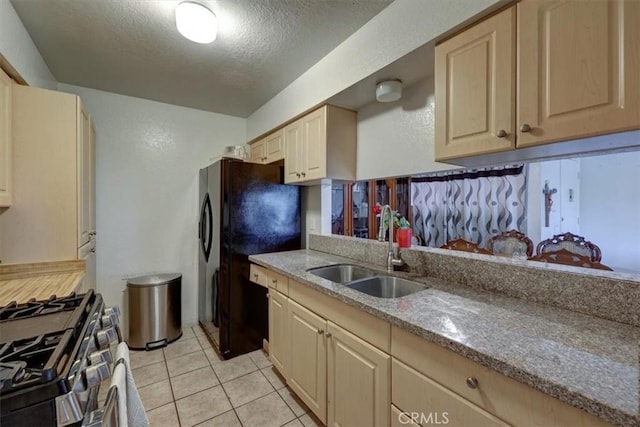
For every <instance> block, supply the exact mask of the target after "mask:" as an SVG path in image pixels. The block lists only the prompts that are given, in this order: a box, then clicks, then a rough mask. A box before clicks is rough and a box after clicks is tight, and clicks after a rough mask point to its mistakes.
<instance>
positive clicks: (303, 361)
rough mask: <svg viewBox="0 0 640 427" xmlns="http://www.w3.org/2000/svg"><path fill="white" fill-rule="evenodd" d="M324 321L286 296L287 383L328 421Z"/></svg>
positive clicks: (324, 420) (323, 420) (318, 415)
mask: <svg viewBox="0 0 640 427" xmlns="http://www.w3.org/2000/svg"><path fill="white" fill-rule="evenodd" d="M326 323H327V322H326V321H325V320H324V319H323V318H322V317H319V316H316V315H315V314H313V313H312V312H310V311H309V310H307V309H306V308H304V307H302V306H301V305H299V304H297V303H296V302H294V301H292V300H289V328H290V329H289V346H290V349H291V350H290V353H289V376H288V377H287V384H288V385H289V387H291V389H292V390H293V391H294V392H295V393H296V394H297V395H298V397H299V398H300V399H302V401H303V402H304V403H306V405H307V406H308V407H309V408H310V409H311V410H312V411H313V413H314V414H316V416H317V417H318V418H319V419H320V420H321V421H322V422H323V423H326V422H327V345H326V338H325V336H324V334H325V331H326Z"/></svg>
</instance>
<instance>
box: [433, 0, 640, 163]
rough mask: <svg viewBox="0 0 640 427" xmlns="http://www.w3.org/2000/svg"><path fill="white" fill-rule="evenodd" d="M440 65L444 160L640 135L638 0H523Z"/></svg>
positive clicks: (441, 50) (446, 53) (455, 47)
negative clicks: (639, 131)
mask: <svg viewBox="0 0 640 427" xmlns="http://www.w3.org/2000/svg"><path fill="white" fill-rule="evenodd" d="M516 29H517V30H516ZM435 63H436V65H435V92H436V106H435V108H436V120H435V124H436V132H435V133H436V141H435V146H436V149H435V153H436V156H435V157H436V160H448V159H455V158H463V157H469V156H474V155H480V154H487V153H492V152H498V151H506V150H511V149H514V148H525V147H532V146H538V145H543V144H547V143H552V142H560V141H569V140H575V139H580V138H585V137H590V136H595V135H604V134H608V133H614V132H620V131H626V130H633V129H640V96H639V95H638V94H639V93H640V2H637V1H625V0H593V1H580V0H564V1H558V0H523V1H521V2H519V3H518V4H517V5H516V6H512V7H510V8H509V9H506V10H504V11H502V12H500V13H498V14H497V15H494V16H492V17H490V18H488V19H487V20H485V21H482V22H480V23H479V24H477V25H475V26H473V27H471V28H469V29H468V30H466V31H464V32H462V33H460V34H459V35H457V36H455V37H453V38H451V39H449V40H446V41H445V42H443V43H442V44H440V45H438V46H436V49H435ZM603 148H606V147H603ZM547 155H549V154H547Z"/></svg>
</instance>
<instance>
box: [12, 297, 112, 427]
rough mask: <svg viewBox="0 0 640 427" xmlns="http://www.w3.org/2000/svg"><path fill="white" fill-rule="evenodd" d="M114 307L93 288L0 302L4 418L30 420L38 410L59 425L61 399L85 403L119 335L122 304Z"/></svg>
mask: <svg viewBox="0 0 640 427" xmlns="http://www.w3.org/2000/svg"><path fill="white" fill-rule="evenodd" d="M109 310H110V311H109V314H105V308H104V303H103V302H102V296H101V295H99V294H95V293H94V292H93V291H89V292H87V293H86V294H80V295H76V294H75V293H74V294H71V295H69V296H65V297H61V298H57V297H55V296H53V297H51V298H49V299H48V300H43V301H35V300H32V301H29V302H27V303H24V304H16V303H11V304H9V305H7V306H5V307H0V410H1V416H2V420H1V422H0V424H3V425H4V423H5V422H6V423H7V425H13V424H14V423H16V424H15V425H27V424H24V423H25V422H26V421H25V420H27V419H29V420H30V419H36V418H34V417H35V415H34V414H36V413H37V414H38V416H39V417H44V418H40V419H43V420H48V421H46V422H44V425H46V424H51V425H56V412H59V411H60V405H63V406H64V405H67V406H69V405H72V406H73V405H75V406H76V407H78V408H79V409H84V407H86V404H87V402H86V399H87V392H88V390H89V389H90V388H91V387H92V384H95V383H96V381H97V380H92V376H93V377H96V376H100V375H102V372H104V370H105V368H106V371H108V370H109V369H108V367H106V365H105V363H106V362H107V361H108V362H110V361H111V360H110V359H111V358H110V357H109V356H110V354H109V355H106V354H105V352H104V350H105V349H106V352H108V351H109V350H108V347H109V345H110V344H111V343H113V342H114V341H117V339H118V334H117V326H116V325H117V322H118V319H117V317H118V314H119V310H118V313H115V312H114V311H113V309H109ZM92 356H93V358H92ZM103 362H105V363H103ZM99 365H100V366H99ZM63 398H65V399H67V401H68V402H67V403H64V402H63V403H60V404H59V401H60V399H63ZM83 399H84V400H83ZM69 402H71V403H69ZM43 408H44V409H43ZM80 414H82V412H80ZM58 415H60V414H58ZM16 420H18V421H16ZM58 424H60V419H59V417H58ZM63 425H71V424H67V423H65V424H63Z"/></svg>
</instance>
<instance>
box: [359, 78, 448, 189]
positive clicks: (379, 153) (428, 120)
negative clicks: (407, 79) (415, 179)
mask: <svg viewBox="0 0 640 427" xmlns="http://www.w3.org/2000/svg"><path fill="white" fill-rule="evenodd" d="M402 92H403V93H402V99H401V100H400V101H397V102H393V103H388V104H385V103H380V102H373V103H371V104H369V105H367V106H365V107H363V108H361V109H360V110H359V111H358V147H357V156H356V158H357V168H356V171H357V179H358V180H365V179H373V178H384V177H388V176H400V175H413V174H418V173H424V172H433V171H439V170H446V169H453V168H459V166H452V165H448V164H445V163H439V162H436V161H435V160H434V140H435V133H434V132H435V125H434V108H435V104H434V85H433V78H428V79H424V80H421V81H419V82H417V83H415V84H413V85H412V86H410V87H406V88H403V91H402Z"/></svg>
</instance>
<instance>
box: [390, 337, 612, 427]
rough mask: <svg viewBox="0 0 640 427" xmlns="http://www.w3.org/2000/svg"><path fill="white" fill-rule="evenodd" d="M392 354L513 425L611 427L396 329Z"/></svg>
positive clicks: (569, 406)
mask: <svg viewBox="0 0 640 427" xmlns="http://www.w3.org/2000/svg"><path fill="white" fill-rule="evenodd" d="M391 354H392V356H394V357H395V358H396V359H398V360H400V361H402V362H404V363H406V364H407V365H409V366H410V367H412V368H414V369H415V370H416V371H418V372H420V373H422V374H423V375H426V376H428V377H429V378H430V379H431V380H433V381H434V382H436V383H438V384H441V385H443V386H445V387H446V388H447V389H449V390H451V391H453V392H454V393H456V394H458V395H459V396H462V397H464V398H465V399H466V400H468V401H470V402H472V403H473V404H475V405H477V406H478V407H480V408H482V409H484V410H485V411H488V412H490V413H491V414H493V415H495V416H497V417H499V418H500V419H502V420H504V421H506V422H507V423H509V424H512V425H516V426H517V425H541V426H542V425H572V426H608V425H610V424H608V423H607V422H605V421H604V420H602V419H601V418H598V417H595V416H593V415H590V414H587V413H586V412H584V411H582V410H580V409H578V408H576V407H573V406H571V405H568V404H566V403H564V402H561V401H559V400H558V399H555V398H553V397H551V396H549V395H546V394H544V393H542V392H539V391H537V390H535V389H533V388H532V387H530V386H528V385H525V384H522V383H520V382H518V381H515V380H513V379H511V378H508V377H506V376H504V375H502V374H500V373H498V372H496V371H494V370H492V369H489V368H487V367H484V366H482V365H480V364H478V363H475V362H473V361H472V360H469V359H467V358H465V357H462V356H459V355H458V354H456V353H454V352H453V351H451V350H447V349H445V348H443V347H440V346H439V345H437V344H434V343H431V342H429V341H427V340H425V339H423V338H420V337H418V336H415V335H413V334H410V333H409V332H406V331H404V330H402V329H399V328H397V327H393V328H392V330H391ZM470 377H473V378H475V379H476V380H477V381H478V386H477V388H475V389H472V388H470V387H469V386H468V385H467V378H470ZM394 403H395V402H394ZM397 406H398V407H399V408H400V409H402V410H405V411H407V410H408V409H406V408H403V407H402V406H400V405H397Z"/></svg>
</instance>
